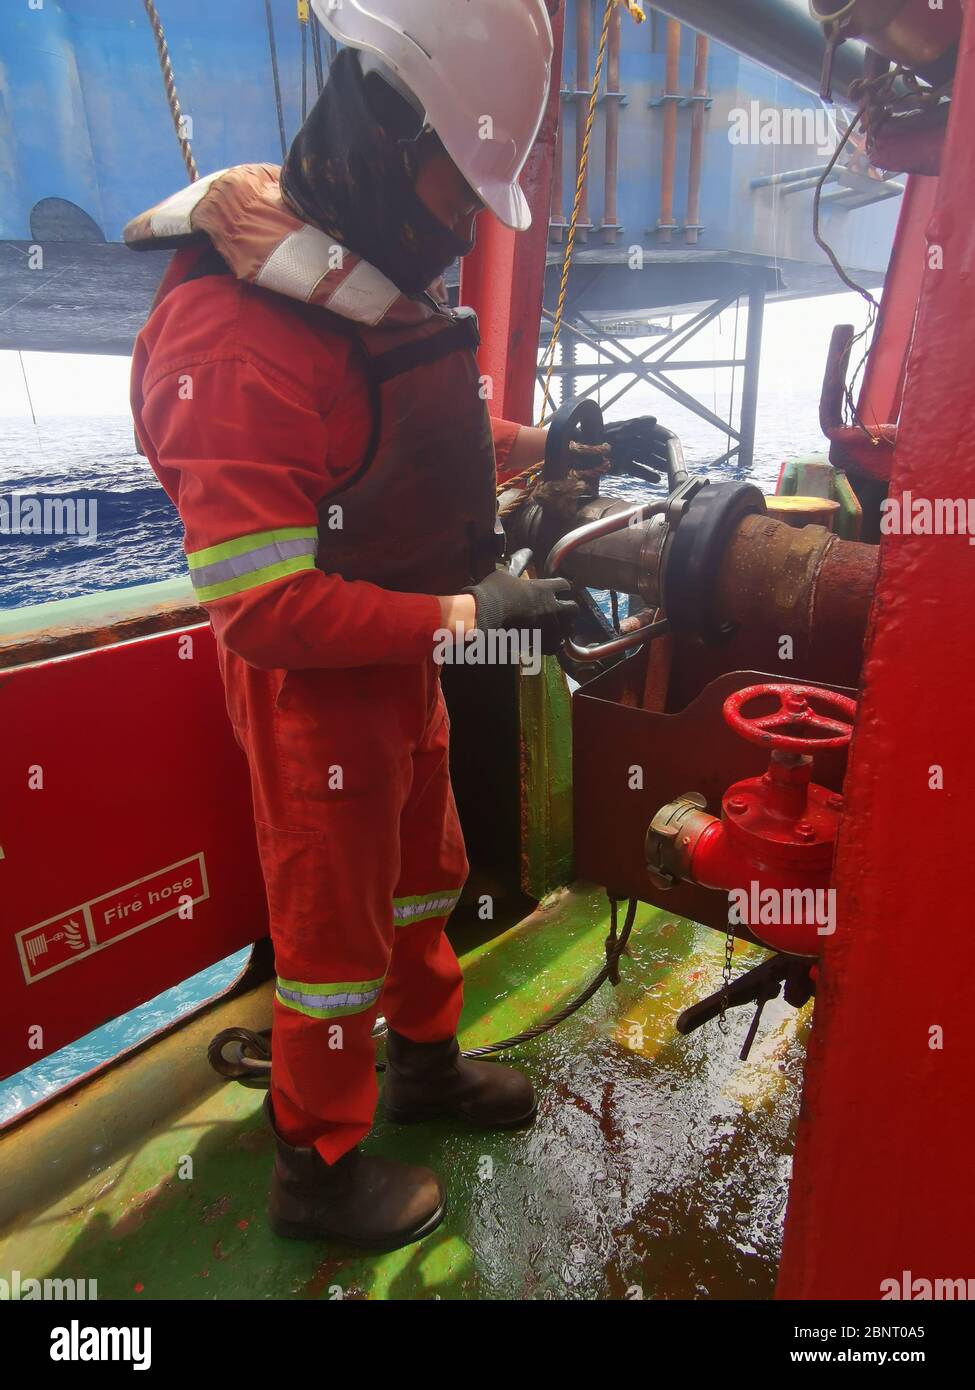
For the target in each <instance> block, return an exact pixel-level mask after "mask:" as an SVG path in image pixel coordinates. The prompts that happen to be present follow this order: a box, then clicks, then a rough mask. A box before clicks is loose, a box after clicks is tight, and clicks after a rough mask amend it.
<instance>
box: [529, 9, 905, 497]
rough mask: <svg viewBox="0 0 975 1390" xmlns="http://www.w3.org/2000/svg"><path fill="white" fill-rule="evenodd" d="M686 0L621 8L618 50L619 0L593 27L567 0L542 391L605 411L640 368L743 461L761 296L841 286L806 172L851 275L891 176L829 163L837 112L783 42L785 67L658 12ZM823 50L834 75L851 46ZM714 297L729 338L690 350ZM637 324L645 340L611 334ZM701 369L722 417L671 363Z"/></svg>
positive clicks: (892, 203)
mask: <svg viewBox="0 0 975 1390" xmlns="http://www.w3.org/2000/svg"><path fill="white" fill-rule="evenodd" d="M707 8H708V7H706V6H705V7H704V9H705V10H706V9H707ZM727 8H728V9H730V10H733V11H738V10H739V9H743V10H746V11H747V9H748V8H749V7H748V6H747V5H746V6H741V7H740V6H738V5H731V6H728V7H727ZM803 8H804V6H803ZM694 9H695V7H694V6H693V5H690V6H688V5H682V4H675V5H671V6H668V5H661V6H657V7H655V8H654V9H652V10H649V11H648V13H647V22H646V23H644V24H642V25H640V26H638V27H635V26H634V25H632V24H629V23H627V34H626V43H625V45H623V46H622V48H621V38H620V35H621V24H622V23H623V22H624V14H625V12H623V11H622V10H621V7H619V6H617V7H616V8H615V9H614V11H613V13H612V14H611V15H610V16H609V18H608V21H607V24H606V27H605V29H604V28H603V23H602V21H603V17H604V13H605V7H604V6H603V5H601V4H593V3H592V0H567V3H566V6H565V45H564V64H563V80H562V88H561V92H560V98H561V104H562V111H561V120H560V122H559V136H558V143H557V148H556V152H555V175H554V187H553V202H552V222H551V247H550V251H549V256H548V270H547V274H546V293H545V304H546V306H547V312H546V314H545V317H544V322H543V341H545V339H546V336H547V335H546V330H547V329H548V328H550V326H551V322H552V319H551V313H550V309H551V306H553V305H555V304H556V302H557V301H558V299H559V289H560V280H561V263H562V254H561V250H562V244H563V243H564V241H565V240H566V238H567V237H568V236H569V234H570V231H571V228H572V224H573V218H574V219H575V232H574V237H573V240H574V243H575V244H574V249H573V256H572V273H571V275H570V277H569V280H568V285H567V295H566V298H565V305H564V318H563V323H562V335H563V336H562V339H561V344H560V348H559V351H558V354H557V356H556V361H555V363H554V365H553V367H552V372H551V375H552V377H553V378H555V379H556V380H558V381H560V383H561V394H560V397H559V399H560V402H561V403H565V402H566V401H568V400H570V399H573V398H576V397H578V396H590V395H594V394H597V393H599V394H600V395H602V396H603V399H602V402H601V403H602V406H603V409H604V411H608V409H609V408H610V406H611V405H612V404H613V403H614V402H615V401H617V400H618V399H619V398H620V397H621V396H622V395H623V394H624V392H625V391H626V390H628V389H630V387H632V386H633V385H635V384H637V383H645V384H646V385H649V386H651V387H652V388H653V389H654V390H655V391H656V392H659V393H660V394H661V396H662V397H665V398H667V400H669V401H672V402H674V403H676V404H677V405H680V406H683V407H685V408H686V409H688V410H690V411H691V412H692V413H693V414H694V415H697V416H698V417H700V418H701V419H703V420H705V421H707V422H708V423H709V424H710V425H712V426H713V427H714V429H715V431H716V432H717V433H716V434H715V441H716V443H715V462H716V463H717V464H718V465H720V464H723V463H725V462H727V461H734V463H736V464H737V465H738V466H739V468H738V471H739V473H741V474H744V473H747V471H748V469H749V468H750V466H751V462H752V454H753V447H754V439H755V416H756V405H757V400H758V385H759V360H760V354H761V346H762V328H763V315H764V307H765V303H766V300H767V299H768V298H769V297H783V296H788V297H798V296H808V295H820V294H829V293H832V292H834V291H836V290H838V289H841V288H843V286H842V283H841V282H840V281H839V280H838V278H837V277H836V275H835V273H834V271H833V269H832V267H831V266H830V265H829V263H828V262H827V259H826V257H825V255H824V254H823V252H822V250H821V249H820V247H819V246H818V245H817V244H816V241H815V239H814V235H813V216H812V207H813V199H814V196H815V191H816V188H817V185H818V184H819V183H820V180H821V179H822V181H823V188H822V190H821V202H820V220H821V223H822V227H823V230H824V234H826V235H828V239H829V241H830V243H831V245H832V246H833V248H834V250H835V253H836V255H837V257H838V259H839V261H840V262H841V264H842V265H843V266H844V267H846V268H847V269H848V270H850V271H852V272H853V274H854V277H855V278H857V279H858V281H859V282H860V283H862V284H865V285H877V284H879V283H881V282H882V279H883V274H884V271H885V269H886V265H887V261H888V258H889V252H890V245H891V242H892V240H893V235H894V229H895V226H896V218H897V208H898V201H899V198H900V196H901V194H902V193H903V186H902V184H901V182H899V181H898V180H897V179H896V178H892V179H887V178H884V177H882V176H881V175H880V174H879V173H878V172H877V171H876V170H874V169H871V168H870V166H869V165H868V163H867V161H866V160H865V158H864V157H863V153H862V149H859V148H857V146H856V145H853V146H852V147H850V148H849V149H848V150H845V151H844V152H843V155H842V157H841V158H840V159H839V160H837V161H836V162H835V164H832V161H831V156H832V154H833V152H834V150H835V148H836V146H837V144H838V142H839V140H840V138H841V136H842V133H843V123H842V122H839V123H838V122H837V117H836V114H835V111H834V110H833V109H832V108H831V107H829V106H828V105H827V104H826V103H824V102H823V101H822V100H820V98H819V97H818V96H817V95H816V94H815V93H814V92H812V91H810V90H809V78H808V70H806V71H805V72H804V71H803V70H802V50H801V46H800V48H799V50H798V57H797V53H796V51H793V53H792V55H791V62H790V64H789V68H790V69H791V71H792V72H793V73H794V75H795V78H796V79H797V80H795V81H793V80H790V79H789V78H786V77H783V76H781V75H778V74H776V73H773V72H771V71H769V70H768V69H766V68H763V67H761V66H759V65H758V64H757V63H755V62H752V61H749V59H747V58H745V57H743V56H742V55H741V54H740V53H738V52H736V51H734V50H732V49H730V48H728V47H725V46H723V45H721V44H717V43H715V42H713V41H712V40H710V39H709V37H708V36H707V34H705V33H700V32H697V31H695V30H694V29H693V28H692V27H690V26H689V25H687V24H682V23H681V19H680V18H679V17H675V16H677V15H680V16H683V17H685V18H688V17H689V18H690V20H691V22H693V15H694ZM668 10H669V11H671V12H672V13H666V12H667V11H668ZM706 18H707V16H706V14H702V20H704V19H706ZM744 20H745V26H744V27H747V21H748V16H747V15H746V16H744ZM797 27H798V30H799V33H800V35H801V34H802V33H803V30H802V27H801V26H797ZM805 42H806V43H808V32H807V33H806V39H805ZM838 61H839V64H840V66H841V67H842V70H843V73H844V74H852V70H853V67H854V65H855V62H856V55H855V54H853V53H842V54H841V55H840V56H839V60H838ZM840 85H842V84H839V83H838V86H840ZM593 98H595V106H594V120H593V122H592V129H591V135H590V140H589V149H588V159H587V158H586V130H587V126H588V125H589V115H590V110H591V108H592V105H593ZM828 164H829V165H831V167H829V168H828V169H827V165H828ZM580 167H582V168H583V170H584V172H583V174H582V177H581V178H579V176H578V171H579V169H580ZM824 176H825V177H824ZM725 311H730V313H731V314H732V316H733V319H734V332H733V338H732V342H733V346H732V349H731V351H730V353H726V354H725V355H723V356H722V357H720V358H710V357H707V356H705V355H704V353H703V352H702V351H701V350H700V349H698V350H695V347H694V345H695V343H700V341H701V337H700V335H701V334H702V331H703V330H704V329H706V328H708V326H709V325H711V324H712V323H713V322H714V320H715V319H716V318H718V316H719V315H721V314H723V313H725ZM651 336H652V337H653V339H654V341H653V342H652V344H651V345H650V347H649V348H643V349H641V350H640V351H639V352H635V351H634V350H633V348H632V347H631V346H630V345H629V344H630V341H631V340H633V339H635V338H636V339H643V340H644V341H645V340H646V338H647V337H651ZM729 336H731V335H729ZM586 349H589V352H588V354H587V353H586ZM594 354H595V356H596V362H597V367H596V370H595V371H594V369H593V365H592V363H593V355H594ZM580 359H584V360H580ZM703 368H711V369H720V370H723V371H724V372H725V373H726V376H725V378H724V379H725V380H726V381H727V380H729V377H728V375H727V374H728V373H730V386H731V390H730V398H731V399H730V405H729V410H728V414H727V416H726V417H725V418H721V417H719V416H718V415H717V414H716V413H715V411H714V409H712V408H709V406H708V405H707V404H706V403H705V402H704V401H703V400H702V399H699V398H696V397H695V395H694V394H693V392H692V391H690V390H688V389H685V386H684V384H683V383H685V382H687V381H688V380H689V378H688V375H687V374H688V373H693V372H695V371H699V370H701V369H703ZM540 379H541V374H540ZM690 379H692V378H690ZM662 406H663V403H662ZM661 413H663V410H662V411H661ZM721 436H724V439H723V441H722V440H721V438H720V437H721ZM722 447H723V448H724V449H725V453H724V454H723V456H722V457H717V455H718V454H719V453H720V451H721V448H722Z"/></svg>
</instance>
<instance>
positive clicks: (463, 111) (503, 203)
mask: <svg viewBox="0 0 975 1390" xmlns="http://www.w3.org/2000/svg"><path fill="white" fill-rule="evenodd" d="M312 5H313V6H314V9H315V13H316V14H317V15H318V18H319V19H320V20H321V22H322V24H323V25H324V26H325V28H326V29H327V30H328V31H329V33H330V34H332V35H334V37H335V38H336V39H338V40H339V42H340V43H344V44H348V45H349V46H350V47H351V48H358V49H362V50H363V51H364V52H365V53H371V54H374V55H375V56H376V57H377V58H379V59H381V60H382V61H383V62H384V63H386V64H388V66H389V67H390V68H391V69H392V70H393V72H394V73H395V74H396V76H397V77H398V78H399V80H400V81H401V82H402V83H403V84H404V85H405V87H406V88H407V89H408V90H409V91H410V92H412V93H413V95H414V96H415V97H416V99H417V101H418V103H419V104H420V106H422V108H423V112H424V116H425V120H426V123H427V124H428V125H430V126H431V127H432V128H433V130H435V131H436V133H437V135H438V136H439V137H440V139H441V141H442V142H443V145H444V148H445V149H446V151H447V153H448V154H449V155H450V157H451V159H452V160H453V161H454V163H455V164H456V165H457V168H458V169H459V170H460V172H461V173H462V174H463V175H464V178H465V179H466V180H467V182H468V183H469V184H470V185H471V187H472V188H473V189H474V191H475V192H476V193H477V194H478V196H479V197H480V198H481V200H482V202H484V203H485V204H486V205H487V206H488V207H489V208H490V209H491V211H492V212H493V213H495V214H496V216H497V217H499V218H500V219H501V221H502V222H503V223H504V224H505V225H506V226H508V227H514V228H516V229H517V230H518V231H523V230H524V229H525V228H526V227H530V226H531V220H532V219H531V211H530V209H529V206H528V199H527V198H526V197H525V195H524V193H523V192H522V190H521V187H520V186H519V183H518V176H519V174H520V173H521V171H522V169H523V168H524V165H525V160H526V159H527V158H528V153H529V151H530V150H531V147H532V145H533V144H534V142H535V136H536V135H537V134H538V128H539V126H540V125H541V123H542V115H543V114H544V111H545V103H546V100H547V98H548V86H549V81H550V78H551V68H552V46H553V45H552V25H551V23H550V22H549V17H548V11H547V10H546V8H545V3H544V0H312Z"/></svg>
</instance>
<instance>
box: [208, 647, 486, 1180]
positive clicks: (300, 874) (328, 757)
mask: <svg viewBox="0 0 975 1390" xmlns="http://www.w3.org/2000/svg"><path fill="white" fill-rule="evenodd" d="M221 667H222V670H223V672H224V679H225V682H226V684H227V694H228V701H227V703H228V708H229V709H230V710H231V712H232V717H233V719H234V723H235V728H236V730H237V734H238V738H239V740H240V742H241V743H242V745H243V746H244V748H245V751H246V753H247V756H248V762H249V764H250V769H251V786H252V790H253V796H254V806H255V818H256V828H257V837H258V846H259V849H260V854H261V863H262V867H263V870H264V880H265V886H266V890H267V898H268V908H269V917H270V927H271V937H272V942H273V945H274V954H275V966H276V970H277V974H278V977H279V989H278V991H277V992H276V995H275V1001H274V1046H273V1054H272V1055H273V1061H272V1068H271V1099H272V1104H273V1106H274V1114H275V1121H276V1124H277V1127H278V1130H279V1132H280V1134H281V1136H282V1138H284V1139H285V1140H286V1141H287V1142H289V1143H291V1144H296V1145H314V1146H315V1148H317V1149H318V1151H319V1153H320V1154H321V1156H322V1157H323V1158H324V1159H325V1160H326V1162H328V1163H334V1162H335V1161H336V1160H337V1159H338V1158H340V1157H341V1156H342V1154H343V1153H345V1152H347V1151H348V1150H349V1149H350V1148H352V1147H353V1146H354V1145H355V1144H357V1143H358V1142H359V1140H360V1139H362V1138H363V1137H364V1135H365V1134H367V1133H368V1131H369V1129H370V1128H371V1126H372V1120H373V1114H374V1111H375V1107H376V1101H377V1098H378V1088H377V1082H376V1072H375V1046H374V1043H373V1040H372V1036H371V1035H372V1028H373V1024H374V1022H375V1018H376V1014H377V1012H378V1009H379V1006H380V1004H381V1003H382V1000H383V999H384V998H385V991H383V994H382V995H380V994H379V990H380V987H381V983H382V981H383V978H384V977H386V980H387V982H388V979H389V972H390V970H392V969H394V966H393V953H394V941H395V939H396V938H397V937H403V938H405V937H412V936H414V935H415V934H417V933H420V934H426V933H427V932H428V931H429V929H430V928H431V927H433V926H434V924H437V923H438V919H436V918H428V919H426V920H424V921H420V922H416V923H414V924H413V925H411V926H409V927H404V928H403V929H402V930H398V929H396V928H395V927H394V926H393V898H394V896H398V897H402V898H408V897H415V896H418V895H422V894H425V893H430V892H432V891H437V892H441V891H442V892H444V893H445V894H447V895H450V896H453V895H454V893H455V892H456V888H457V885H458V884H459V883H460V882H461V881H462V880H463V878H464V875H465V873H466V868H465V867H463V860H462V859H461V861H460V865H458V862H457V858H456V854H455V855H454V856H453V860H452V864H451V871H450V872H444V869H443V863H442V856H441V855H440V854H439V853H438V852H437V846H438V845H439V844H440V843H441V841H442V840H443V839H444V838H445V836H446V840H447V842H448V843H451V844H454V843H455V840H456V842H457V843H459V831H458V832H456V834H455V831H454V829H453V828H452V826H450V825H448V826H447V827H446V829H445V827H443V826H432V825H429V824H428V825H427V826H426V827H425V829H424V831H423V833H422V834H421V835H420V836H419V837H418V836H417V835H416V834H415V833H414V832H413V831H411V830H410V829H409V828H408V827H409V826H410V825H411V824H412V817H411V816H409V815H407V808H408V807H409V806H410V804H411V802H413V801H414V799H415V798H418V799H419V800H420V802H425V803H426V805H427V808H428V812H429V810H430V809H432V807H433V805H434V804H435V801H436V798H433V799H430V798H428V797H424V796H423V794H422V787H423V785H424V784H425V783H429V781H430V779H431V776H432V774H433V771H434V768H433V766H432V763H431V760H430V759H429V758H426V757H424V756H423V754H422V753H418V755H417V756H416V757H414V756H413V755H412V749H411V744H412V741H413V739H414V738H415V730H416V727H417V725H418V723H419V721H420V719H422V718H423V717H424V713H425V712H427V716H428V717H429V710H430V706H431V703H432V702H433V701H434V700H435V694H434V689H433V685H432V680H433V676H432V670H430V669H427V668H426V667H423V668H421V667H416V668H414V667H402V666H401V667H396V668H393V667H389V668H379V667H369V668H358V669H355V670H348V671H331V670H315V671H292V672H289V673H288V674H287V676H284V677H282V673H281V672H267V671H260V670H258V669H257V668H255V667H248V666H247V665H246V664H245V663H244V662H242V661H241V660H240V659H239V658H238V657H235V656H234V655H233V653H230V652H227V651H226V649H222V651H221ZM421 742H422V741H421ZM335 767H339V768H341V770H342V778H341V786H340V787H339V786H336V785H335V784H336V782H337V780H338V779H335V778H334V777H333V776H332V775H331V770H332V769H334V768H335ZM451 803H452V798H451ZM461 854H462V846H461ZM407 868H409V874H410V877H409V879H407V878H406V877H405V874H406V871H407ZM440 925H442V924H440ZM439 934H440V936H442V932H440V933H439ZM418 944H419V938H418ZM444 944H445V945H446V943H444ZM397 983H398V986H399V987H400V988H401V989H402V990H403V991H404V992H405V993H406V994H407V995H408V996H409V998H410V999H411V1001H413V1002H414V1005H415V1008H416V1009H417V1010H418V1011H419V1012H420V1013H421V1014H422V1016H423V1017H424V1018H427V1019H430V1020H433V1026H434V1027H435V1028H436V1029H437V1030H438V1033H439V1035H440V1036H445V1035H446V1034H445V1032H444V1030H446V1032H447V1033H449V1032H451V1031H452V1030H453V1029H454V1027H455V1026H456V1019H457V1015H458V1014H459V1011H460V990H461V986H460V971H459V968H458V966H457V962H456V959H455V958H454V956H453V952H451V951H450V950H449V947H447V948H446V950H444V949H443V948H442V947H441V946H440V945H439V944H438V943H437V942H432V944H431V948H430V950H429V952H427V951H420V952H416V953H414V954H412V955H411V956H410V957H409V958H407V957H405V956H404V957H403V960H402V962H401V969H400V972H399V976H398V980H397ZM374 991H375V997H373V994H374Z"/></svg>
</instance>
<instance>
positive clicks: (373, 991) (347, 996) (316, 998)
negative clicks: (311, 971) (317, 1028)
mask: <svg viewBox="0 0 975 1390" xmlns="http://www.w3.org/2000/svg"><path fill="white" fill-rule="evenodd" d="M384 978H385V976H380V977H379V979H378V980H351V981H350V980H346V981H344V982H343V983H341V984H331V983H329V984H318V985H310V984H303V983H301V982H299V981H298V980H282V979H281V978H280V977H279V978H278V987H277V990H276V991H275V998H276V999H277V1001H278V1003H279V1004H283V1005H284V1007H285V1008H286V1009H294V1011H295V1013H299V1014H306V1015H307V1016H308V1017H309V1018H347V1017H348V1016H349V1014H361V1013H363V1012H364V1010H366V1009H368V1008H369V1007H370V1006H371V1005H372V1004H375V1002H376V1000H377V999H378V998H379V992H380V990H381V989H382V987H383V979H384Z"/></svg>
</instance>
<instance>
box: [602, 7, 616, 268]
mask: <svg viewBox="0 0 975 1390" xmlns="http://www.w3.org/2000/svg"><path fill="white" fill-rule="evenodd" d="M619 90H620V11H619V6H616V8H615V9H614V10H613V16H612V18H611V19H610V21H609V34H608V37H607V40H606V159H605V161H604V162H605V169H604V173H603V178H604V196H603V240H604V241H607V242H610V243H613V242H615V241H616V238H617V236H618V235H619V227H618V225H617V224H618V222H619V217H618V213H617V202H616V192H617V183H618V179H619V162H620V98H619V95H618V93H619Z"/></svg>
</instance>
